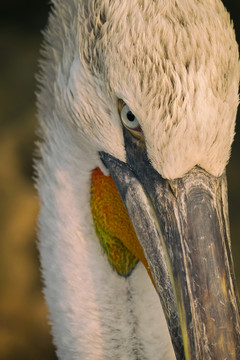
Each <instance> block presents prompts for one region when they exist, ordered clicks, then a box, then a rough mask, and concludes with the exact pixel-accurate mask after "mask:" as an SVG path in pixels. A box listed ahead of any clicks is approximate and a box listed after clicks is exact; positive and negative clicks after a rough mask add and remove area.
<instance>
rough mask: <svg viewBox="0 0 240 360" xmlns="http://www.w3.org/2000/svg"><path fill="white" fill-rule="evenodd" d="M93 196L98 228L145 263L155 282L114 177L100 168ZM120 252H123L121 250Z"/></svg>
mask: <svg viewBox="0 0 240 360" xmlns="http://www.w3.org/2000/svg"><path fill="white" fill-rule="evenodd" d="M91 195H92V196H91V210H92V214H93V219H94V223H95V226H96V228H97V229H101V230H100V232H101V231H102V232H103V233H104V234H108V236H110V237H111V238H114V239H118V240H120V242H121V243H122V244H123V245H124V246H125V247H126V248H127V249H128V250H129V252H130V253H131V254H132V255H134V257H136V258H137V259H139V260H140V261H141V262H142V263H143V265H144V266H145V268H146V270H147V272H148V274H149V276H150V278H151V280H152V282H153V278H152V274H151V272H150V270H149V267H148V264H147V260H146V258H145V255H144V252H143V249H142V247H141V245H140V243H139V241H138V238H137V236H136V233H135V230H134V228H133V225H132V223H131V220H130V218H129V215H128V213H127V210H126V208H125V206H124V203H123V201H122V199H121V197H120V195H119V192H118V190H117V187H116V185H115V183H114V181H113V179H112V177H111V176H105V175H104V174H103V173H102V172H101V170H100V169H99V168H97V169H95V170H94V171H93V173H92V189H91ZM139 220H140V219H139ZM98 231H99V230H98ZM119 251H122V250H120V248H119ZM153 284H154V282H153Z"/></svg>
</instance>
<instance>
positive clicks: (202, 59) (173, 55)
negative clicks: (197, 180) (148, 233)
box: [38, 0, 239, 360]
mask: <svg viewBox="0 0 240 360" xmlns="http://www.w3.org/2000/svg"><path fill="white" fill-rule="evenodd" d="M53 4H54V10H53V13H52V14H51V15H50V20H49V26H48V29H47V30H46V32H45V45H44V50H43V54H44V57H45V60H44V61H42V74H41V78H40V81H41V91H40V93H39V96H38V106H39V120H40V127H41V132H42V137H43V140H44V141H43V142H42V143H41V144H40V145H39V149H40V153H41V157H42V159H43V160H42V161H41V162H39V163H38V174H39V180H38V189H39V193H40V197H41V201H42V205H41V212H40V218H39V229H40V230H39V237H40V243H39V248H40V253H41V263H42V272H43V277H44V280H45V295H46V300H47V303H48V307H49V310H50V314H51V322H52V329H53V330H52V331H53V336H54V341H55V344H56V346H57V353H58V356H59V358H60V359H64V360H68V359H69V360H70V359H82V360H85V359H87V360H96V359H97V360H100V359H103V360H107V359H109V360H112V359H119V360H120V359H121V360H124V359H126V360H136V359H141V360H145V359H146V360H148V359H154V360H157V359H159V360H160V359H163V360H167V359H174V358H175V357H174V353H173V349H172V345H171V340H170V337H169V335H168V332H167V325H166V322H165V319H164V315H163V312H162V309H161V306H160V303H159V299H158V296H157V293H156V291H155V289H154V287H153V286H152V283H151V280H150V279H149V277H148V275H147V273H146V270H145V269H144V267H143V265H142V264H140V263H139V264H138V265H137V267H136V269H135V270H134V271H133V273H132V274H131V276H130V277H128V278H122V277H120V276H119V275H117V273H116V272H114V271H113V270H112V268H111V267H110V265H109V263H108V261H107V258H106V257H105V255H104V254H103V252H102V250H101V247H100V244H99V240H98V238H97V236H96V234H95V230H94V226H93V220H92V214H91V209H90V184H91V172H92V170H93V169H95V168H96V167H101V168H102V169H103V171H106V172H107V170H106V169H105V168H104V166H103V164H102V163H101V161H100V159H99V155H98V153H99V151H104V152H106V153H109V154H111V155H113V156H114V157H116V158H118V159H120V160H122V161H125V160H126V157H125V148H124V140H123V133H122V125H121V121H120V118H119V114H118V107H117V100H118V99H119V98H120V99H123V100H124V101H125V102H126V103H127V104H128V105H129V107H130V109H131V110H132V112H133V113H134V114H135V115H136V116H137V118H138V120H139V122H140V124H141V127H142V129H143V132H144V136H145V142H146V148H147V153H148V157H149V159H150V161H151V163H152V165H153V167H154V168H155V169H156V170H157V171H158V172H159V173H160V174H161V175H162V176H163V177H164V178H167V179H175V178H178V177H181V176H183V175H184V174H185V173H186V172H187V171H188V170H190V169H192V167H193V166H195V165H199V166H201V167H202V168H203V169H205V170H207V171H208V172H210V173H211V174H212V175H215V176H219V175H221V174H222V173H223V171H224V168H225V166H226V164H227V161H228V159H229V154H230V147H231V143H232V140H233V136H234V125H235V116H236V110H237V105H238V95H237V93H238V83H239V60H238V48H237V44H236V41H235V37H234V31H233V28H232V26H231V24H230V20H229V15H228V13H227V12H226V10H225V9H224V7H223V5H222V3H221V2H220V1H219V0H208V1H206V0H205V1H204V0H200V1H196V0H176V1H172V0H161V1H160V0H158V1H150V0H131V1H129V0H121V1H120V0H119V1H118V0H117V1H110V0H98V1H97V0H95V1H94V0H82V1H80V0H69V1H68V2H64V1H62V0H55V1H53Z"/></svg>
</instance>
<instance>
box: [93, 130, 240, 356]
mask: <svg viewBox="0 0 240 360" xmlns="http://www.w3.org/2000/svg"><path fill="white" fill-rule="evenodd" d="M126 137H127V135H126V134H125V143H126V153H127V162H126V163H123V162H121V161H119V160H117V159H116V158H114V157H112V156H110V155H108V154H106V153H101V154H100V156H101V158H102V161H103V162H104V164H105V165H106V166H107V168H108V169H109V171H110V173H111V176H112V177H113V179H114V181H115V184H116V186H117V188H118V191H119V193H120V195H121V197H122V199H123V202H124V204H125V206H126V209H127V211H128V213H129V216H130V218H131V221H132V223H133V226H134V228H135V231H136V234H137V237H138V240H139V242H140V244H141V246H142V248H143V251H144V254H145V257H146V259H147V262H148V266H149V268H150V271H151V273H152V276H153V279H154V283H155V287H156V289H157V292H158V295H159V298H160V300H161V304H162V307H163V310H164V313H165V317H166V321H167V324H168V328H169V333H170V335H171V339H172V344H173V347H174V350H175V354H176V358H177V359H179V360H180V359H181V360H182V359H186V360H190V359H191V360H202V359H204V360H208V359H211V360H226V359H227V360H236V359H240V316H239V303H238V297H237V293H236V287H235V280H234V271H233V262H232V256H231V247H230V236H229V223H228V206H227V185H226V176H225V174H223V175H222V176H221V177H219V178H216V177H213V176H212V175H210V174H209V173H207V172H206V171H204V170H202V169H200V168H198V167H195V168H193V169H192V170H191V171H190V172H189V173H187V174H186V175H185V176H184V177H183V178H181V179H176V180H174V181H167V180H166V179H163V178H162V177H161V175H160V174H159V173H158V172H157V171H156V170H155V169H154V168H153V167H152V166H151V164H150V162H149V160H148V159H147V154H146V150H145V149H144V148H143V146H140V145H139V143H138V141H137V140H136V141H134V142H133V141H132V140H131V139H130V140H129V139H128V138H126ZM136 159H137V160H136Z"/></svg>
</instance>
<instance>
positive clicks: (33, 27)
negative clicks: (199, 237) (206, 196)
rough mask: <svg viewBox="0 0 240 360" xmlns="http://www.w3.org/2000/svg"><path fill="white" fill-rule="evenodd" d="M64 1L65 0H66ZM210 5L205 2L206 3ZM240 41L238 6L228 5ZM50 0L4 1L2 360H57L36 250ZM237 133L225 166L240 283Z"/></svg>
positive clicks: (0, 28) (0, 38) (0, 20)
mask: <svg viewBox="0 0 240 360" xmlns="http://www.w3.org/2000/svg"><path fill="white" fill-rule="evenodd" d="M65 1H66V2H67V0H65ZM206 3H207V1H206ZM224 4H225V6H226V7H227V8H228V10H229V11H230V13H231V17H232V19H233V21H234V24H235V29H236V34H237V40H238V42H239V41H240V21H239V19H240V2H239V0H228V1H224ZM49 10H50V5H49V2H48V1H43V0H38V1H37V0H31V1H30V0H26V1H22V0H1V1H0V360H21V359H22V360H23V359H24V360H33V359H34V360H38V359H44V360H48V359H55V356H54V348H53V345H52V339H51V336H50V329H49V326H48V324H47V320H46V317H47V310H46V306H45V303H44V300H43V296H42V293H41V288H42V282H41V278H40V272H39V268H40V264H39V259H38V252H37V248H36V243H37V239H36V219H37V213H38V209H39V207H38V200H37V194H36V191H35V190H34V187H33V181H32V176H33V170H32V153H33V150H34V141H35V139H36V137H35V130H36V126H37V120H36V116H35V114H36V108H35V89H36V82H35V78H34V76H35V74H36V72H37V70H38V65H37V59H38V58H39V47H40V43H41V41H42V36H41V30H42V29H43V28H44V26H45V25H46V22H47V15H48V12H49ZM239 139H240V128H239V120H238V121H237V129H236V137H235V142H234V144H233V150H232V157H231V160H230V163H229V165H228V168H227V173H228V182H229V206H230V220H231V232H232V247H233V256H234V260H235V270H236V274H237V281H238V285H240V241H239V239H240V158H239V154H240V140H239Z"/></svg>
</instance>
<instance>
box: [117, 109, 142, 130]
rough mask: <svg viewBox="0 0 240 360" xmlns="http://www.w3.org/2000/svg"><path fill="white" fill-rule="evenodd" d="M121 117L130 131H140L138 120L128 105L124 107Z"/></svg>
mask: <svg viewBox="0 0 240 360" xmlns="http://www.w3.org/2000/svg"><path fill="white" fill-rule="evenodd" d="M120 115H121V119H122V122H123V124H124V126H126V127H127V128H128V129H130V130H136V131H138V128H140V125H139V122H138V119H137V118H136V116H135V115H134V114H133V113H132V112H131V110H130V109H129V107H128V105H127V104H124V105H123V107H122V110H121V113H120Z"/></svg>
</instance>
